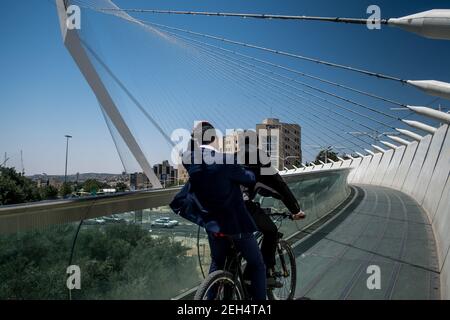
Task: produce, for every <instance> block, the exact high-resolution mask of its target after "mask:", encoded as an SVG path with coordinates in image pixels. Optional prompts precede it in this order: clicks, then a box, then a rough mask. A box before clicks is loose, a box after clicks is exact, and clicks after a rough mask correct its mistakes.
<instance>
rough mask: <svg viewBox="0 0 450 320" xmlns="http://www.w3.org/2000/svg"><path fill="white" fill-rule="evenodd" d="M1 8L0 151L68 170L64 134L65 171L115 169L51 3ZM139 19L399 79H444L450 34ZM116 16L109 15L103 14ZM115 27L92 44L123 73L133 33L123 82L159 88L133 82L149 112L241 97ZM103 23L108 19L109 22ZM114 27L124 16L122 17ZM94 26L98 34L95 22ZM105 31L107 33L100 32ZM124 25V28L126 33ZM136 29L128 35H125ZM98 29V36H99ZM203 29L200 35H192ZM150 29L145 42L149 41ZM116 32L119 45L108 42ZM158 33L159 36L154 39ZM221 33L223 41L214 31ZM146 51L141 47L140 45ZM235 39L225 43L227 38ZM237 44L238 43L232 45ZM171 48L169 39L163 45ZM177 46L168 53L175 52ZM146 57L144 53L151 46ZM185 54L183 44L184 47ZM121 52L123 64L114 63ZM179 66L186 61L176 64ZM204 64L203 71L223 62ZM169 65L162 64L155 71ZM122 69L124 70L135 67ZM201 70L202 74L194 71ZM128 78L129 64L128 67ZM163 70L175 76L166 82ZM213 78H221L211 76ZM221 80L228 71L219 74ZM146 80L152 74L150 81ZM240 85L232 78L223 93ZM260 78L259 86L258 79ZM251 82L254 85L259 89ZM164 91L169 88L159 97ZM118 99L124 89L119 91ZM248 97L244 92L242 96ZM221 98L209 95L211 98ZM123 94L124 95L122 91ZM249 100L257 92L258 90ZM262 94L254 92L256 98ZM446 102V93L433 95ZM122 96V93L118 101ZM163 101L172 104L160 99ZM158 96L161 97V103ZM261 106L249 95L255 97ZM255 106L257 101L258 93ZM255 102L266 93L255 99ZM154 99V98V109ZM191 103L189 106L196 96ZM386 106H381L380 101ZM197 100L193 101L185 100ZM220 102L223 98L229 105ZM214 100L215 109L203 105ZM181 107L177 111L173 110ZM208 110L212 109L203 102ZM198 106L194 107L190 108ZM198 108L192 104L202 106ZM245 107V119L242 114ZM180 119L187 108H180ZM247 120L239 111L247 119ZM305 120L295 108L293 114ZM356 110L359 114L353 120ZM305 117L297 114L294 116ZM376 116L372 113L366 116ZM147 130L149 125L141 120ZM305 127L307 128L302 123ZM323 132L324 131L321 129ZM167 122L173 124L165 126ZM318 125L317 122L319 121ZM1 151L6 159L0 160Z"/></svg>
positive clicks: (423, 6)
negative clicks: (428, 35)
mask: <svg viewBox="0 0 450 320" xmlns="http://www.w3.org/2000/svg"><path fill="white" fill-rule="evenodd" d="M116 3H117V4H118V5H119V6H121V7H128V8H155V9H173V10H199V11H200V10H203V11H229V12H260V13H273V14H299V15H300V14H302V15H303V14H304V15H321V16H346V17H366V16H367V15H366V8H367V6H368V5H370V4H378V5H379V6H380V7H381V10H382V16H383V17H398V16H404V15H408V14H411V13H416V12H420V11H424V10H428V9H432V8H450V3H449V2H448V1H444V0H441V1H431V0H423V1H406V0H405V1H403V0H402V1H400V0H398V1H392V0H385V1H374V0H370V1H365V0H348V1H332V0H314V1H310V0H306V1H303V0H302V1H265V0H257V1H256V0H255V1H235V0H227V1H185V0H183V1H167V0H166V1H151V2H149V1H138V0H127V1H117V2H116ZM1 6H2V7H1V8H2V10H1V11H0V30H1V31H0V36H1V43H2V45H1V47H0V48H1V49H0V153H1V154H0V157H1V159H3V153H4V152H7V153H8V155H9V157H10V158H11V159H10V161H9V162H8V164H9V165H14V166H16V167H18V168H20V150H23V154H24V164H25V170H26V172H27V174H35V173H42V172H46V173H47V174H62V173H63V172H64V157H65V138H64V135H65V134H71V135H73V136H74V138H73V139H72V140H71V142H70V159H69V173H75V172H121V171H122V164H121V162H120V159H119V156H118V154H117V151H116V148H115V145H114V143H113V140H112V139H111V135H110V133H109V131H108V128H107V126H106V124H105V121H104V118H103V116H102V113H101V111H100V109H99V107H98V104H97V101H96V99H95V96H94V95H93V93H92V92H91V90H90V88H89V87H88V85H87V84H86V82H85V80H84V79H83V77H82V76H81V74H80V72H79V70H78V68H77V67H76V65H75V63H74V62H73V60H72V58H71V57H70V55H69V53H68V52H67V50H66V49H65V47H64V45H63V43H62V40H61V35H60V32H59V27H58V19H57V16H56V10H55V7H54V5H53V1H51V0H27V1H14V0H4V1H2V5H1ZM136 16H137V17H139V18H141V19H146V20H149V21H153V22H157V23H162V24H167V25H171V26H175V27H179V28H185V29H190V30H194V31H198V32H204V33H209V34H214V35H219V36H223V37H227V38H231V39H235V40H239V41H244V42H248V43H254V44H258V45H262V46H266V47H270V48H276V49H279V50H284V51H289V52H293V53H299V54H303V55H306V56H311V57H316V58H321V59H325V60H329V61H333V62H336V63H340V64H346V65H351V66H355V67H360V68H365V69H368V70H372V71H377V72H383V73H387V74H391V75H394V76H398V77H400V78H404V79H437V80H442V81H447V82H450V72H449V71H450V61H449V59H448V54H449V52H450V42H449V41H436V40H430V39H425V38H421V37H419V36H416V35H414V34H409V33H406V32H404V31H401V30H398V29H393V28H388V27H385V28H383V29H382V30H380V31H369V30H367V29H366V28H365V27H364V26H355V25H335V24H327V23H317V22H298V21H260V20H251V19H235V18H220V17H199V16H195V17H192V16H167V15H166V16H164V15H157V16H155V15H149V14H140V15H136ZM111 26H112V25H111ZM114 26H115V27H119V29H118V30H117V31H115V32H117V33H115V34H109V35H106V34H103V33H101V32H100V31H101V30H100V29H98V30H97V29H96V31H95V32H93V33H92V34H88V35H87V36H86V37H87V38H86V39H88V40H90V41H92V43H93V44H98V49H99V50H100V51H101V52H100V53H101V54H100V55H101V56H102V57H103V58H104V59H106V60H107V61H108V63H111V66H112V67H114V68H115V70H117V72H119V73H120V74H124V75H125V73H124V72H122V71H124V70H125V69H127V71H130V70H131V71H132V70H133V69H130V70H128V68H136V65H137V62H133V61H131V62H130V61H128V62H127V63H125V62H123V61H121V60H120V58H121V57H123V59H125V57H124V56H123V54H124V53H123V52H124V49H123V48H122V47H123V46H121V44H120V42H121V41H122V42H123V43H126V42H127V43H128V42H129V43H131V42H132V41H134V43H135V47H129V48H128V49H129V50H131V52H132V53H133V55H131V54H130V56H129V57H136V61H139V63H142V62H143V61H144V62H145V61H147V60H146V59H145V58H146V57H147V56H148V55H152V57H153V58H154V59H153V60H152V59H148V62H146V63H148V64H146V65H143V66H142V70H141V69H139V70H136V69H134V70H136V74H137V76H136V77H135V78H134V79H131V78H130V79H125V81H127V80H128V82H127V84H129V85H130V86H131V84H132V83H134V87H135V88H137V89H136V92H138V93H139V89H140V90H141V92H142V90H143V88H144V91H145V88H146V86H145V82H146V81H148V86H149V88H150V87H151V88H159V91H157V90H156V89H152V90H149V91H148V92H143V93H142V94H137V95H138V96H139V98H142V99H143V100H144V101H148V105H149V108H150V110H153V111H154V113H153V114H154V115H155V118H156V117H158V119H159V120H160V121H161V123H164V124H167V128H171V127H174V126H176V125H178V124H179V125H181V124H182V120H183V115H184V113H183V112H184V111H186V109H187V108H191V107H190V106H193V105H195V104H205V105H206V104H207V103H216V104H217V106H218V110H219V111H220V110H221V109H220V106H221V105H222V104H223V105H224V108H226V106H227V104H236V105H239V103H242V104H245V103H247V101H251V100H248V98H245V97H244V96H242V98H240V97H241V96H240V95H239V94H236V95H232V94H228V93H226V90H225V86H230V84H229V83H223V86H224V91H223V92H219V91H220V90H219V91H217V90H212V89H211V90H209V89H207V88H206V87H204V86H205V83H207V81H209V80H208V79H209V78H208V77H209V76H208V75H204V73H203V76H202V74H201V73H200V71H199V73H198V74H196V75H193V76H191V78H190V79H191V81H189V83H187V82H186V78H183V77H181V75H184V74H183V71H188V70H189V68H196V66H197V65H196V63H198V62H195V63H194V62H193V60H186V61H187V62H186V64H187V66H186V67H184V66H183V63H182V61H181V58H182V52H181V51H182V50H178V49H177V50H178V51H177V50H175V49H173V48H171V46H170V44H167V43H166V44H164V43H161V41H160V40H158V39H153V40H149V42H148V43H145V44H143V42H142V41H146V40H145V39H146V38H145V37H146V36H144V35H141V34H139V33H138V32H137V33H136V34H131V33H132V32H133V28H132V27H127V26H126V24H124V23H121V22H120V23H117V24H114ZM108 27H109V26H108ZM120 27H121V28H120ZM94 33H95V34H94ZM108 37H109V38H108ZM127 37H129V38H130V39H125V38H127ZM131 38H132V39H131ZM96 39H97V40H99V41H98V42H96ZM199 40H201V39H199ZM150 41H153V42H150ZM113 42H115V43H116V44H117V43H118V49H117V50H116V49H114V48H112V44H113ZM156 44H160V45H161V46H156ZM214 44H217V45H219V44H220V43H214ZM141 47H143V48H146V49H142V52H141V51H140V48H141ZM225 47H227V48H232V47H230V46H225ZM233 49H235V50H241V49H240V48H236V47H234V48H233ZM171 50H172V51H171ZM241 52H244V53H248V54H252V55H253V56H255V57H260V58H264V59H267V60H271V61H274V62H277V63H280V64H283V65H286V66H291V67H293V68H297V69H301V70H302V71H305V72H309V73H312V74H315V75H318V76H323V77H325V78H327V79H332V80H335V81H338V82H341V83H345V84H348V85H352V86H355V87H358V88H360V89H363V90H364V89H365V90H369V91H372V92H375V93H377V94H381V95H384V96H387V97H390V98H393V99H396V100H398V101H401V102H405V103H408V104H416V105H420V104H427V103H429V102H431V101H433V98H432V97H430V96H426V95H424V94H421V93H418V92H417V91H415V90H413V89H409V88H406V87H404V86H401V85H398V84H396V83H391V82H388V81H379V80H371V79H367V78H366V77H361V76H359V75H355V74H351V73H348V72H341V71H334V70H330V69H329V68H324V67H319V66H317V65H314V64H308V63H304V62H299V61H292V59H286V58H281V57H272V56H270V55H267V54H263V53H260V52H254V51H249V50H241ZM172 53H173V54H172ZM148 57H149V56H148ZM186 57H188V58H189V55H185V56H184V58H183V59H186ZM122 62H123V64H122ZM184 68H185V69H184ZM219 69H220V67H217V70H211V69H205V72H208V70H210V71H211V72H217V73H219V72H222V73H220V74H223V72H228V71H227V68H226V67H223V68H222V69H223V70H219ZM143 70H153V71H154V73H153V78H151V79H150V77H149V79H147V78H146V76H144V73H143ZM164 70H166V71H167V72H163V71H164ZM131 71H130V73H132V72H131ZM178 76H180V77H178ZM202 77H203V78H202ZM125 78H126V76H125ZM171 81H172V82H173V84H171ZM215 81H216V82H215V87H214V86H213V85H212V84H211V88H213V87H214V88H216V89H217V87H218V86H221V85H222V84H221V83H220V79H219V80H217V79H216V80H215ZM223 81H225V82H226V80H223ZM150 84H154V86H151V85H150ZM232 90H237V89H236V88H235V89H233V88H231V86H230V88H229V91H228V92H229V93H232V92H234V91H232ZM255 90H256V89H255ZM255 92H256V91H255ZM164 97H165V98H164ZM118 99H123V98H118ZM246 99H247V100H246ZM216 100H217V101H216ZM122 101H123V100H122ZM255 101H256V100H255ZM358 101H363V102H367V103H369V101H370V103H372V104H373V100H365V99H364V98H360V100H358ZM258 103H259V102H258ZM438 103H442V104H444V105H447V106H448V105H449V103H448V102H446V101H442V100H441V101H436V102H435V103H434V104H433V106H436V105H437V104H438ZM124 104H126V102H125V103H124ZM163 105H164V106H165V105H167V106H169V105H170V106H171V108H172V110H167V109H164V108H163V107H162V106H163ZM158 106H160V108H161V109H158ZM255 106H257V102H255ZM258 106H259V105H258ZM261 106H262V104H261ZM389 107H390V106H389V105H383V106H382V105H380V106H379V108H380V110H389ZM151 108H154V109H151ZM192 108H194V107H192ZM383 108H384V109H383ZM271 109H272V112H273V115H275V116H279V117H280V118H282V119H283V120H286V121H289V120H290V119H289V114H286V113H282V112H281V111H280V113H277V112H278V111H277V106H276V105H273V107H272V108H271ZM127 110H128V108H126V110H124V113H127V112H130V114H128V115H127V116H126V118H127V119H130V126H132V127H133V126H135V127H138V128H139V127H140V126H143V125H144V121H143V120H142V116H141V115H138V113H136V112H135V111H131V110H130V111H127ZM191 110H194V109H191ZM227 110H228V109H227ZM210 112H212V111H210ZM172 114H173V115H174V116H179V118H180V121H179V122H177V120H176V119H175V118H174V117H172V116H171V115H172ZM205 115H209V113H205ZM264 115H267V116H269V115H270V111H269V110H268V109H267V110H260V111H259V112H257V113H255V117H254V118H252V114H251V113H250V112H248V113H245V112H244V113H243V115H242V116H236V115H234V117H232V116H231V115H230V116H228V115H227V111H226V110H224V111H223V112H222V114H221V115H220V116H217V119H222V118H224V119H225V118H226V120H227V121H228V122H227V123H226V124H225V123H224V124H218V126H221V127H226V126H229V123H232V124H234V119H236V126H238V127H239V126H245V125H247V124H248V125H249V126H250V124H252V123H253V124H254V123H256V122H259V121H261V120H262V119H261V118H262V117H263V116H264ZM194 116H196V115H194ZM199 116H200V114H199ZM244 118H245V119H244ZM184 120H186V119H184ZM244 120H245V121H244ZM301 121H303V119H300V120H299V121H298V122H301ZM304 121H305V123H304V125H305V134H309V138H308V139H309V140H310V141H309V140H308V139H307V138H306V137H305V139H304V143H316V142H317V143H320V141H316V140H315V139H312V138H314V137H313V136H312V134H311V132H313V131H312V130H313V129H314V123H312V122H309V123H308V120H304ZM361 121H364V120H361ZM301 124H303V123H301ZM374 126H376V125H374ZM308 128H309V129H308ZM149 130H150V131H151V130H152V129H149ZM307 130H309V132H308V131H307ZM318 130H319V131H318V132H319V135H320V134H321V131H320V129H318ZM136 132H137V138H138V140H139V141H140V143H141V144H142V145H143V146H145V147H146V148H147V149H148V151H147V149H146V153H147V154H150V156H149V158H150V160H151V161H152V162H156V161H160V160H162V159H167V158H169V153H168V152H169V151H170V148H169V147H168V146H167V144H165V143H164V141H163V139H162V138H161V137H157V138H156V139H155V141H149V140H148V136H146V133H145V132H144V131H140V130H139V129H137V130H136ZM169 134H170V132H169ZM324 134H325V133H324ZM1 162H3V161H1Z"/></svg>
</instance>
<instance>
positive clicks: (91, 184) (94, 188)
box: [83, 179, 103, 194]
mask: <svg viewBox="0 0 450 320" xmlns="http://www.w3.org/2000/svg"><path fill="white" fill-rule="evenodd" d="M102 187H103V184H102V183H101V182H99V181H97V180H95V179H88V180H86V181H85V182H84V184H83V189H84V191H85V192H90V193H92V194H96V193H97V192H98V190H100V189H101V188H102Z"/></svg>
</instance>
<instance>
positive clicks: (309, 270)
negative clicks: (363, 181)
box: [294, 185, 439, 299]
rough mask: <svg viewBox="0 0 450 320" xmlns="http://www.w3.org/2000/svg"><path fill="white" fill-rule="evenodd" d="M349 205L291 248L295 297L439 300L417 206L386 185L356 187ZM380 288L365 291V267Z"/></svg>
mask: <svg viewBox="0 0 450 320" xmlns="http://www.w3.org/2000/svg"><path fill="white" fill-rule="evenodd" d="M353 187H354V188H355V189H356V191H357V193H356V197H355V200H354V202H353V203H352V204H350V208H348V210H345V209H344V211H343V212H342V213H340V214H339V215H337V216H336V217H334V218H333V219H332V220H330V221H329V222H328V223H326V224H325V225H324V226H323V227H321V228H320V229H319V230H317V231H316V232H314V234H312V235H310V236H308V237H306V238H305V239H304V240H303V241H302V242H300V243H299V244H298V245H297V246H296V247H295V249H294V250H295V253H296V256H297V269H298V277H299V278H298V281H297V290H296V295H297V297H307V298H311V299H439V273H438V271H437V270H438V267H437V263H438V260H437V256H436V245H435V241H434V236H433V231H432V228H431V225H430V223H429V221H428V218H427V216H426V214H425V212H424V211H423V209H422V208H421V207H420V206H419V205H418V204H417V203H416V202H415V201H414V200H413V199H411V198H410V197H408V196H407V195H405V194H403V193H401V192H399V191H395V190H392V189H388V188H382V187H375V186H368V185H356V186H353ZM371 265H374V266H378V267H379V268H380V275H381V289H379V290H377V289H373V290H369V289H368V288H367V280H368V277H369V276H370V274H368V273H367V268H368V266H371Z"/></svg>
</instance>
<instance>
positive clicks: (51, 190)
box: [39, 185, 58, 200]
mask: <svg viewBox="0 0 450 320" xmlns="http://www.w3.org/2000/svg"><path fill="white" fill-rule="evenodd" d="M39 192H40V194H41V198H42V200H52V199H56V198H58V189H57V188H56V187H54V186H51V185H47V186H44V187H41V188H40V189H39Z"/></svg>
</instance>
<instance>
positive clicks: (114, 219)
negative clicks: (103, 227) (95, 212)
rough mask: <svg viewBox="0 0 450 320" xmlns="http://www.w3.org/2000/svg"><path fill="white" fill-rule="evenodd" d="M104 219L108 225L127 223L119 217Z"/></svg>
mask: <svg viewBox="0 0 450 320" xmlns="http://www.w3.org/2000/svg"><path fill="white" fill-rule="evenodd" d="M103 219H104V220H105V221H106V222H108V223H124V222H126V221H125V220H124V219H122V218H118V217H114V216H111V217H104V218H103Z"/></svg>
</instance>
